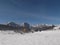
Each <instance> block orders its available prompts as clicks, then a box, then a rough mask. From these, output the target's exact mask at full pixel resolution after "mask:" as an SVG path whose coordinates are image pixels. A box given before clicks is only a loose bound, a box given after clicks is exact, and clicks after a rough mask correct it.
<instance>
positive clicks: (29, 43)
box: [0, 30, 60, 45]
mask: <svg viewBox="0 0 60 45" xmlns="http://www.w3.org/2000/svg"><path fill="white" fill-rule="evenodd" d="M0 45H60V31H59V30H58V31H57V30H56V31H42V32H35V33H28V34H19V33H14V34H7V33H4V32H0Z"/></svg>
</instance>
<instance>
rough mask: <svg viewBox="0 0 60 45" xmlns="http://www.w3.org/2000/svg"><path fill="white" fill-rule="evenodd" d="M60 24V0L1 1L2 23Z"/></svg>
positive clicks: (0, 13)
mask: <svg viewBox="0 0 60 45" xmlns="http://www.w3.org/2000/svg"><path fill="white" fill-rule="evenodd" d="M11 21H13V22H16V23H22V22H28V23H31V24H39V23H46V24H60V0H0V23H7V22H11Z"/></svg>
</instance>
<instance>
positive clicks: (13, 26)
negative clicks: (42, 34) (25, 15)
mask: <svg viewBox="0 0 60 45" xmlns="http://www.w3.org/2000/svg"><path fill="white" fill-rule="evenodd" d="M54 27H55V25H48V24H38V25H33V26H32V25H30V24H28V23H26V22H25V23H24V24H23V25H19V24H16V23H15V22H9V23H8V24H6V25H4V24H0V30H1V31H7V30H13V31H15V32H20V31H22V32H29V31H44V30H48V29H53V28H54Z"/></svg>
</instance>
